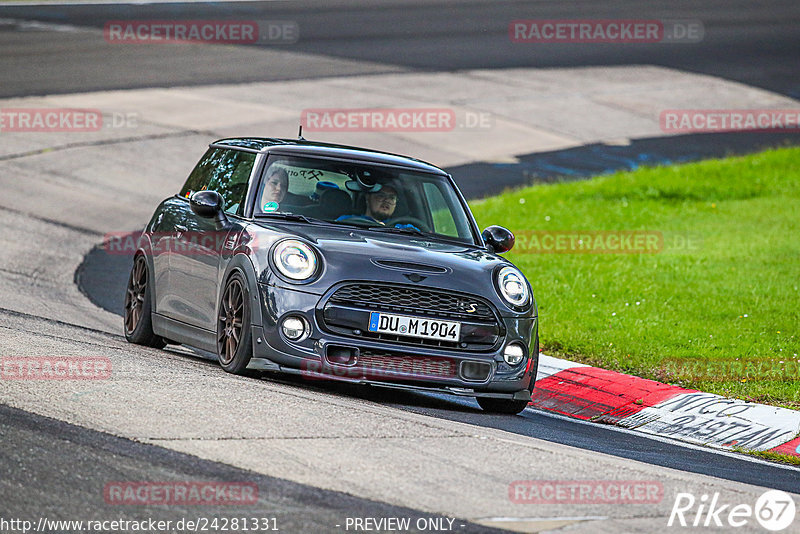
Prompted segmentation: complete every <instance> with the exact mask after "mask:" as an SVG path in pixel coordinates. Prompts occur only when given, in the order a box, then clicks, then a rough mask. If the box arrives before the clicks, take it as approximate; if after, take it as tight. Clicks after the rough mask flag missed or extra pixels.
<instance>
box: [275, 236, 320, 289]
mask: <svg viewBox="0 0 800 534" xmlns="http://www.w3.org/2000/svg"><path fill="white" fill-rule="evenodd" d="M272 259H273V261H274V262H275V266H276V267H277V268H278V270H279V271H280V272H281V274H282V275H283V276H285V277H287V278H291V279H292V280H308V279H309V278H311V277H312V276H314V273H316V272H317V255H316V254H315V253H314V251H313V250H312V249H311V247H309V246H308V245H306V244H305V243H303V242H302V241H298V240H296V239H287V240H285V241H281V242H280V243H278V244H277V245H276V246H275V249H274V250H273V251H272Z"/></svg>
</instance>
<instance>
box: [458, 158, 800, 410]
mask: <svg viewBox="0 0 800 534" xmlns="http://www.w3.org/2000/svg"><path fill="white" fill-rule="evenodd" d="M799 200H800V149H798V148H786V149H777V150H770V151H767V152H763V153H760V154H755V155H751V156H745V157H735V158H728V159H722V160H710V161H704V162H699V163H692V164H686V165H680V166H671V167H656V168H643V169H639V170H636V171H633V172H622V173H617V174H613V175H608V176H602V177H597V178H594V179H592V180H589V181H582V182H567V183H559V184H553V185H537V186H532V187H527V188H524V189H520V190H515V191H510V192H507V193H504V194H502V195H500V196H497V197H492V198H487V199H483V200H479V201H475V202H472V203H471V207H472V210H473V212H474V214H475V216H476V218H477V219H478V222H479V223H480V225H481V227H485V226H488V225H490V224H500V225H503V226H506V227H508V228H509V229H511V230H512V231H514V232H515V233H517V234H520V238H519V239H518V244H520V245H521V246H519V247H518V248H515V250H512V251H511V252H509V253H508V254H507V255H506V256H507V257H508V258H509V259H510V260H511V261H513V262H514V263H515V264H516V265H518V266H519V267H520V268H521V269H522V270H523V271H524V272H525V274H526V275H527V276H528V278H529V280H530V281H531V284H532V285H533V288H534V293H535V295H536V299H537V302H538V305H539V316H540V323H541V324H540V335H541V342H542V349H543V351H544V352H546V353H549V354H551V355H555V356H561V357H566V358H569V359H572V360H576V361H580V362H583V363H588V364H591V365H596V366H600V367H604V368H607V369H613V370H617V371H621V372H625V373H630V374H634V375H638V376H642V377H645V378H652V379H656V380H660V381H668V382H671V383H677V384H679V385H681V386H684V387H689V388H695V389H700V390H703V391H709V392H713V393H718V394H721V395H725V396H729V397H737V398H742V399H746V400H752V401H758V402H764V403H768V404H777V405H782V406H787V407H794V408H800V387H798V386H800V380H799V379H800V372H798V371H797V369H798V365H800V356H798V354H799V353H800V343H798V341H800V332H798V327H800V289H799V288H800V224H798V220H800V202H799ZM558 230H583V231H617V230H637V231H641V230H644V231H650V232H660V233H661V234H662V235H663V238H664V241H663V243H664V246H663V249H662V250H661V251H660V252H658V253H646V254H587V253H567V254H541V253H530V248H528V252H526V250H525V245H526V237H525V236H526V234H525V232H526V231H558ZM527 244H528V245H530V244H529V243H527ZM697 359H702V360H704V361H705V363H704V365H705V367H706V368H708V369H710V370H711V372H710V373H706V376H705V377H699V378H698V377H694V376H691V375H690V374H688V373H671V372H670V370H671V369H673V367H676V366H677V367H678V368H680V366H681V365H682V364H683V363H688V362H694V361H696V360H697ZM737 359H738V360H737ZM737 361H747V362H750V364H751V365H750V367H749V369H750V372H748V373H745V374H742V375H741V376H739V375H737V374H736V373H727V376H725V375H726V373H723V372H722V371H720V372H718V373H715V372H714V370H715V369H717V368H719V369H720V370H721V369H726V368H728V367H729V366H730V364H731V362H737ZM754 362H755V363H759V362H768V363H769V365H770V366H771V367H770V368H771V369H772V370H773V372H775V373H778V374H780V373H781V372H782V373H784V376H782V377H777V378H776V377H772V378H770V376H769V375H768V374H767V373H765V372H759V371H758V369H757V366H754V365H752V364H753V363H754ZM787 365H788V367H786V366H787ZM754 369H755V371H754ZM781 369H782V371H781Z"/></svg>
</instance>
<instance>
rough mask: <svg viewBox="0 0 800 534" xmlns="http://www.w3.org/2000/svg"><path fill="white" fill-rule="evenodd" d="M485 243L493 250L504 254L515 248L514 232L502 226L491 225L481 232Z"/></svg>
mask: <svg viewBox="0 0 800 534" xmlns="http://www.w3.org/2000/svg"><path fill="white" fill-rule="evenodd" d="M481 237H483V241H484V243H486V245H487V246H488V247H489V249H491V251H492V252H495V253H497V254H502V253H503V252H508V251H509V250H511V249H512V248H514V234H512V233H511V231H510V230H507V229H506V228H503V227H502V226H489V227H487V228H486V230H484V231H483V233H481Z"/></svg>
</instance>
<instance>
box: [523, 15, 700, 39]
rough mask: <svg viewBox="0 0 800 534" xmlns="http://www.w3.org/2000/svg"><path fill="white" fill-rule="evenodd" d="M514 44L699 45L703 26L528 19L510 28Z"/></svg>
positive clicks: (644, 21)
mask: <svg viewBox="0 0 800 534" xmlns="http://www.w3.org/2000/svg"><path fill="white" fill-rule="evenodd" d="M508 35H509V37H510V39H511V42H512V43H537V44H556V43H617V44H637V43H639V44H645V43H698V42H700V41H702V40H703V37H704V35H705V30H704V28H703V23H702V22H701V21H699V20H696V19H691V20H652V19H604V20H590V19H527V20H512V21H511V22H510V23H509V25H508Z"/></svg>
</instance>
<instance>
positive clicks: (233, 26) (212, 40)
mask: <svg viewBox="0 0 800 534" xmlns="http://www.w3.org/2000/svg"><path fill="white" fill-rule="evenodd" d="M103 36H104V38H105V40H106V42H108V43H111V44H179V43H205V44H256V43H261V44H267V43H269V44H292V43H296V42H297V40H298V39H299V38H300V27H299V26H298V24H297V22H295V21H291V20H111V21H108V22H106V24H105V26H104V28H103Z"/></svg>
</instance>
